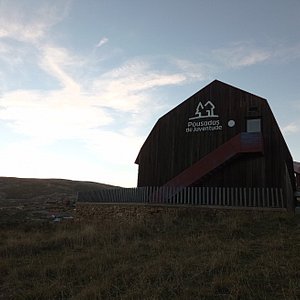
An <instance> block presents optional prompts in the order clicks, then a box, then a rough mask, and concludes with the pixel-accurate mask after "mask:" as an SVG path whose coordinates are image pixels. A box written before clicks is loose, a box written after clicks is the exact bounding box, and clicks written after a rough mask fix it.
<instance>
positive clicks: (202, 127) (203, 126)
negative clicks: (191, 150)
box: [185, 101, 222, 133]
mask: <svg viewBox="0 0 300 300" xmlns="http://www.w3.org/2000/svg"><path fill="white" fill-rule="evenodd" d="M215 108H216V107H215V105H214V104H213V103H212V102H211V101H207V102H206V103H205V104H204V105H203V103H202V102H201V101H200V102H199V104H198V106H197V108H196V112H195V116H193V117H191V118H189V122H188V124H187V127H186V130H185V131H186V132H187V133H190V132H203V131H216V130H222V125H220V120H216V119H214V118H218V117H219V116H218V115H217V114H215ZM200 119H205V120H200ZM212 119H213V120H212ZM197 120H198V121H197Z"/></svg>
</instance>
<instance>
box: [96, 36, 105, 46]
mask: <svg viewBox="0 0 300 300" xmlns="http://www.w3.org/2000/svg"><path fill="white" fill-rule="evenodd" d="M106 43H108V38H107V37H103V38H102V39H101V40H100V41H99V43H98V44H97V45H96V48H100V47H101V46H103V45H105V44H106Z"/></svg>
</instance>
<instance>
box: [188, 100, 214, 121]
mask: <svg viewBox="0 0 300 300" xmlns="http://www.w3.org/2000/svg"><path fill="white" fill-rule="evenodd" d="M215 108H216V107H215V105H214V104H213V103H212V102H211V101H207V102H206V103H205V104H204V105H203V104H202V102H201V101H200V102H199V104H198V106H197V108H196V112H195V116H194V117H191V118H189V120H197V119H204V118H218V117H219V116H218V115H216V114H215Z"/></svg>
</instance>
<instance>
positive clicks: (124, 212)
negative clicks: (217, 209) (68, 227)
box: [76, 202, 195, 220]
mask: <svg viewBox="0 0 300 300" xmlns="http://www.w3.org/2000/svg"><path fill="white" fill-rule="evenodd" d="M188 209H190V208H188V207H178V206H176V207H174V206H167V205H150V204H138V203H134V204H130V203H128V204H124V203H118V204H113V203H92V202H77V204H76V218H77V219H81V218H83V219H91V218H97V219H102V220H107V219H110V220H111V219H120V220H124V219H129V218H130V219H145V218H149V217H158V216H160V215H164V214H168V215H174V216H175V215H177V214H178V213H179V212H182V211H186V210H188ZM193 209H195V207H194V208H193Z"/></svg>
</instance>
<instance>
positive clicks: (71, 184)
mask: <svg viewBox="0 0 300 300" xmlns="http://www.w3.org/2000/svg"><path fill="white" fill-rule="evenodd" d="M113 187H115V186H113V185H108V184H103V183H97V182H89V181H74V180H66V179H34V178H15V177H0V199H30V198H35V197H39V196H45V195H50V194H54V193H63V194H69V195H71V194H72V195H74V194H75V193H76V192H78V191H86V190H96V189H102V188H105V189H106V188H113Z"/></svg>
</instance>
